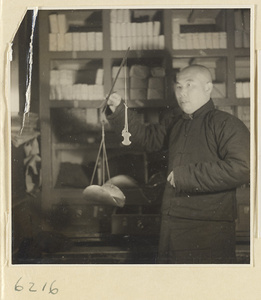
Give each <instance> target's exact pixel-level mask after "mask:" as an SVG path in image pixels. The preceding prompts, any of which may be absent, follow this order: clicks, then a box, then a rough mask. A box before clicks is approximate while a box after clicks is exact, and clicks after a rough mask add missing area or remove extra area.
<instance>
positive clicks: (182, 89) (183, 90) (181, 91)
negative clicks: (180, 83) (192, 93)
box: [179, 87, 187, 96]
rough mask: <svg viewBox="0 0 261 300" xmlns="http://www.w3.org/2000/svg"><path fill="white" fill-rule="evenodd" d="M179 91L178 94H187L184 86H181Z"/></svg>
mask: <svg viewBox="0 0 261 300" xmlns="http://www.w3.org/2000/svg"><path fill="white" fill-rule="evenodd" d="M179 92H180V95H181V96H186V94H187V89H186V88H185V87H181V88H180V91H179Z"/></svg>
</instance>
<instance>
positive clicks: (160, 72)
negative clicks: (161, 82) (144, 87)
mask: <svg viewBox="0 0 261 300" xmlns="http://www.w3.org/2000/svg"><path fill="white" fill-rule="evenodd" d="M150 73H151V76H152V77H165V76H166V71H165V68H163V67H153V68H151V69H150Z"/></svg>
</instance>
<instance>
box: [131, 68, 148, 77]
mask: <svg viewBox="0 0 261 300" xmlns="http://www.w3.org/2000/svg"><path fill="white" fill-rule="evenodd" d="M149 75H150V68H149V67H147V66H143V65H132V66H131V68H130V77H136V78H140V79H146V78H148V77H149Z"/></svg>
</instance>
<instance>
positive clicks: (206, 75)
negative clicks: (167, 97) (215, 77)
mask: <svg viewBox="0 0 261 300" xmlns="http://www.w3.org/2000/svg"><path fill="white" fill-rule="evenodd" d="M187 72H191V74H193V75H195V76H199V77H201V78H202V79H205V80H206V82H212V76H211V73H210V71H209V69H208V68H206V67H205V66H202V65H191V66H187V67H185V68H183V69H182V70H181V71H180V72H179V73H178V74H177V77H179V76H180V75H181V74H185V73H187Z"/></svg>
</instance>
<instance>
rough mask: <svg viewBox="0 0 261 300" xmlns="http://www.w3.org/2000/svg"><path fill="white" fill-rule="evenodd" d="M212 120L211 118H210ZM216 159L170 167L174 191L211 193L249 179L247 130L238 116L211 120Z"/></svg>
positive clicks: (235, 185) (236, 185) (248, 139)
mask: <svg viewBox="0 0 261 300" xmlns="http://www.w3.org/2000/svg"><path fill="white" fill-rule="evenodd" d="M214 119H215V118H214ZM212 121H213V123H214V125H213V134H214V135H215V139H216V143H217V160H216V161H202V162H198V163H195V164H188V165H184V166H179V167H176V168H174V170H173V171H174V178H175V184H176V189H177V192H181V191H183V192H185V193H191V194H197V193H212V192H221V191H226V190H231V189H234V188H236V187H238V186H240V185H242V184H245V183H249V180H250V133H249V131H248V129H247V128H246V126H245V125H244V124H243V122H241V121H240V120H239V119H237V118H235V117H233V116H229V117H227V118H226V119H224V118H223V120H222V121H220V122H219V121H218V122H217V120H216V122H215V120H212Z"/></svg>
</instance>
